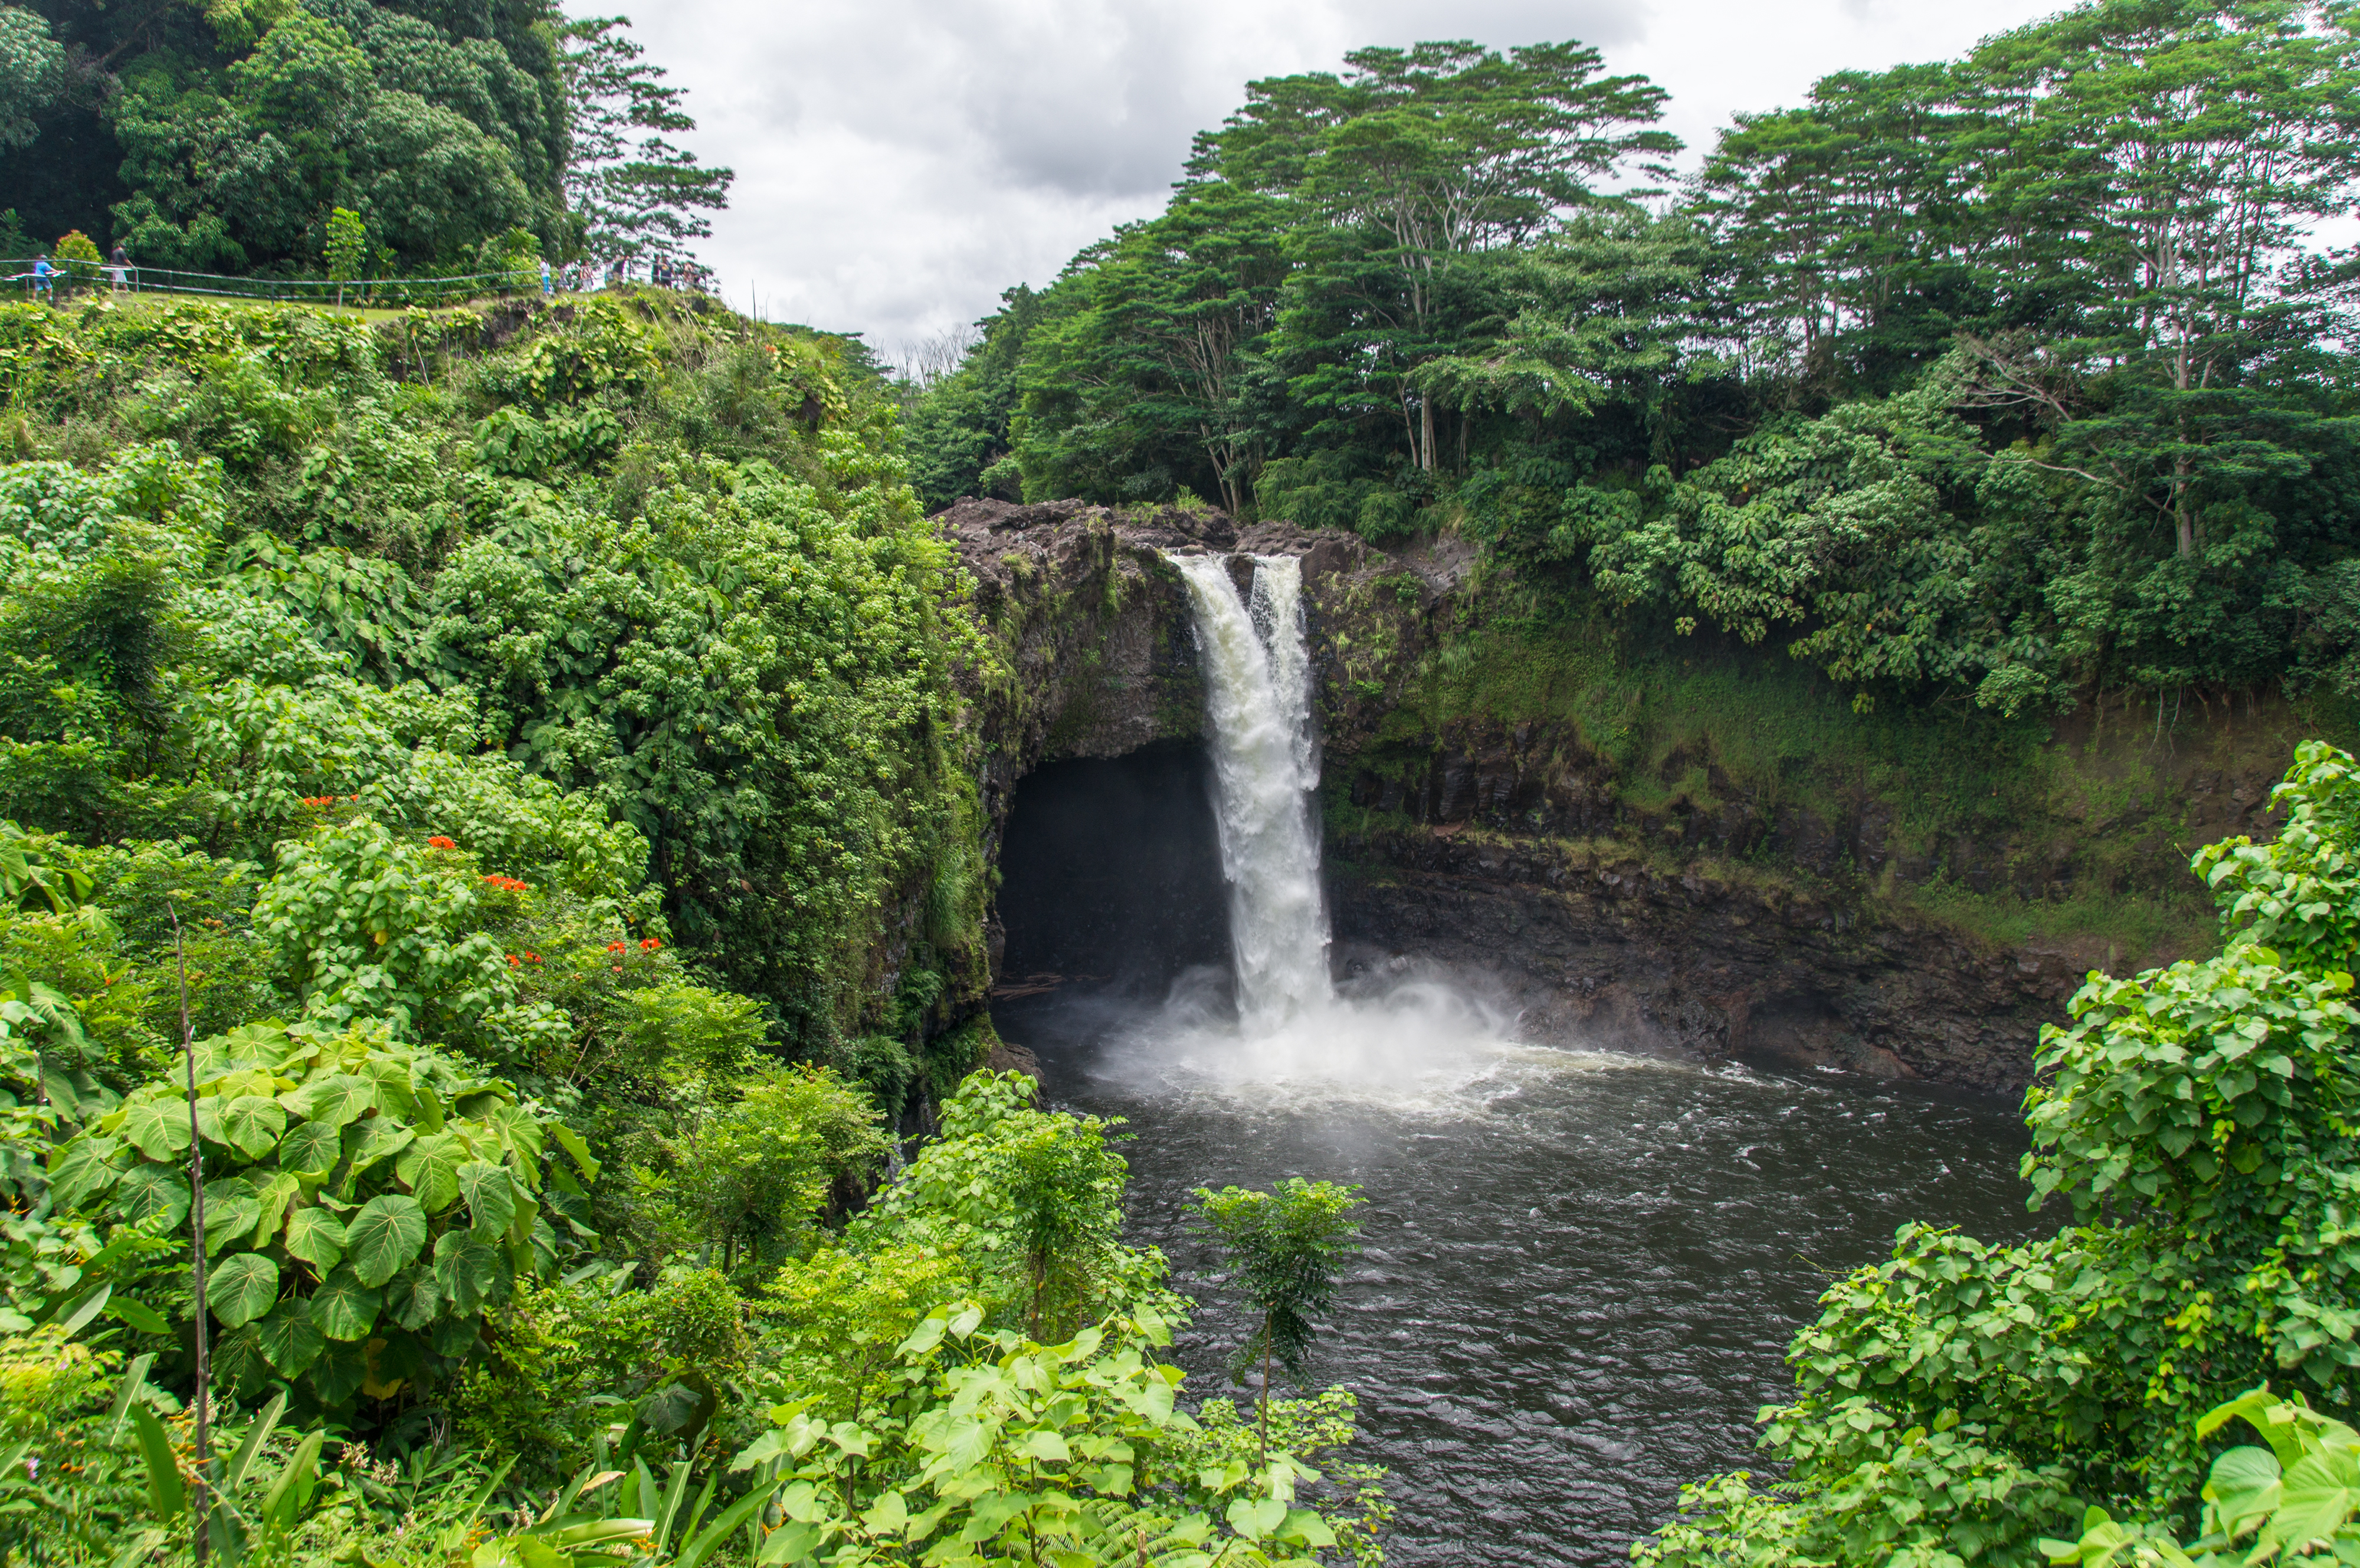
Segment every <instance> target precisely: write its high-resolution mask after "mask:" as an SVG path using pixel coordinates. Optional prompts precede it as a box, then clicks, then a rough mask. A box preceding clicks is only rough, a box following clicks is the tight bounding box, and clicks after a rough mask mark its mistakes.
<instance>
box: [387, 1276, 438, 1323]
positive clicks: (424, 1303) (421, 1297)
mask: <svg viewBox="0 0 2360 1568" xmlns="http://www.w3.org/2000/svg"><path fill="white" fill-rule="evenodd" d="M385 1310H386V1311H387V1312H389V1313H391V1314H392V1315H393V1321H394V1322H396V1323H399V1324H400V1325H401V1326H402V1327H404V1328H407V1329H421V1328H424V1327H425V1326H426V1325H427V1324H428V1323H432V1322H433V1321H434V1315H435V1314H436V1313H437V1312H441V1311H442V1310H443V1292H442V1291H441V1290H439V1289H437V1288H436V1286H435V1283H434V1270H433V1269H432V1267H431V1266H429V1265H427V1264H423V1263H413V1264H411V1265H410V1267H409V1268H407V1269H403V1270H402V1271H401V1272H400V1273H399V1274H397V1275H395V1276H394V1277H393V1278H392V1279H390V1280H388V1281H387V1283H386V1287H385Z"/></svg>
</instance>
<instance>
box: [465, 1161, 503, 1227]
mask: <svg viewBox="0 0 2360 1568" xmlns="http://www.w3.org/2000/svg"><path fill="white" fill-rule="evenodd" d="M458 1178H459V1195H460V1196H461V1197H463V1198H464V1199H466V1200H467V1213H468V1214H469V1215H470V1216H472V1218H473V1220H474V1228H475V1229H476V1230H478V1231H481V1232H483V1233H484V1234H485V1235H486V1236H497V1234H499V1233H500V1232H502V1231H504V1230H506V1229H508V1222H509V1221H511V1220H513V1219H514V1218H516V1186H515V1184H514V1183H513V1182H511V1181H509V1180H508V1171H506V1170H504V1169H502V1168H501V1167H499V1166H497V1165H495V1164H493V1163H492V1162H491V1161H490V1160H469V1161H467V1163H466V1164H464V1165H462V1166H461V1167H459V1171H458Z"/></svg>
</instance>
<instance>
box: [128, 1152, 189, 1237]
mask: <svg viewBox="0 0 2360 1568" xmlns="http://www.w3.org/2000/svg"><path fill="white" fill-rule="evenodd" d="M115 1203H117V1204H118V1205H120V1212H121V1213H122V1215H123V1218H124V1221H125V1223H126V1224H128V1225H138V1226H139V1227H140V1228H142V1229H143V1230H145V1231H147V1234H149V1235H150V1236H159V1235H161V1234H163V1233H164V1232H165V1231H168V1230H171V1229H173V1228H174V1227H175V1226H177V1225H179V1224H180V1221H181V1220H183V1219H185V1218H186V1217H187V1216H188V1213H189V1182H188V1179H187V1178H186V1177H184V1176H182V1175H181V1174H180V1172H179V1171H175V1170H173V1169H172V1168H171V1167H170V1166H169V1165H135V1166H133V1167H132V1168H131V1169H130V1170H129V1171H125V1172H124V1174H123V1179H122V1180H121V1181H117V1182H116V1183H115Z"/></svg>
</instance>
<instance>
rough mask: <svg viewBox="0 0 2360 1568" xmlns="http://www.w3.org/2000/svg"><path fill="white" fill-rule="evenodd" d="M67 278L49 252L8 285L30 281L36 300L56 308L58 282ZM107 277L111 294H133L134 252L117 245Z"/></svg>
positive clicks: (44, 253) (43, 253)
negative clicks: (132, 267)
mask: <svg viewBox="0 0 2360 1568" xmlns="http://www.w3.org/2000/svg"><path fill="white" fill-rule="evenodd" d="M66 276H67V274H66V271H65V269H64V268H63V267H60V266H59V265H58V264H57V263H56V262H55V261H53V260H51V259H50V257H49V252H48V251H43V252H41V253H40V255H38V256H35V257H34V258H33V269H32V270H31V271H30V272H20V273H17V274H16V276H15V277H14V278H10V279H9V281H10V282H12V283H15V282H25V281H30V282H31V284H32V285H33V298H34V299H38V300H39V301H41V302H42V303H43V304H48V305H54V304H56V303H57V287H58V279H59V278H64V277H66ZM106 276H107V279H108V282H109V291H110V292H112V293H115V294H128V293H129V292H131V252H130V251H129V249H127V248H126V246H125V245H124V244H123V242H122V241H120V240H117V241H115V250H114V253H113V254H112V255H110V256H108V257H107V258H106Z"/></svg>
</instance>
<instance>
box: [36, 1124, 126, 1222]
mask: <svg viewBox="0 0 2360 1568" xmlns="http://www.w3.org/2000/svg"><path fill="white" fill-rule="evenodd" d="M124 1147H125V1146H124V1145H123V1144H122V1143H120V1142H118V1141H117V1140H116V1139H115V1138H102V1137H100V1136H99V1135H98V1134H96V1133H84V1134H83V1135H82V1137H80V1138H74V1139H72V1140H71V1141H70V1142H68V1143H66V1144H63V1145H61V1146H60V1147H59V1148H58V1149H54V1150H52V1151H51V1152H50V1155H49V1195H50V1196H51V1197H52V1198H53V1199H55V1200H56V1202H57V1204H58V1206H59V1207H60V1208H64V1209H71V1208H76V1207H79V1206H80V1205H81V1204H82V1203H86V1202H88V1201H89V1200H90V1199H92V1198H95V1197H97V1196H98V1195H99V1194H100V1193H102V1192H105V1191H106V1190H107V1189H108V1188H109V1187H112V1186H114V1185H115V1178H116V1176H117V1175H118V1174H120V1172H119V1171H117V1169H116V1168H115V1165H114V1164H113V1163H111V1160H112V1159H113V1157H114V1156H115V1153H116V1151H117V1150H120V1149H123V1148H124Z"/></svg>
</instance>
